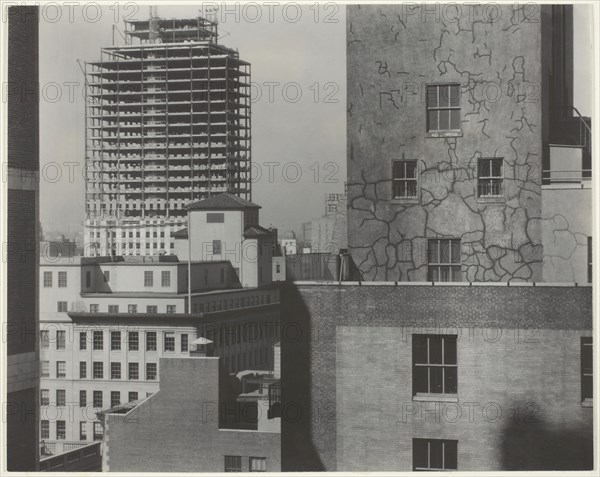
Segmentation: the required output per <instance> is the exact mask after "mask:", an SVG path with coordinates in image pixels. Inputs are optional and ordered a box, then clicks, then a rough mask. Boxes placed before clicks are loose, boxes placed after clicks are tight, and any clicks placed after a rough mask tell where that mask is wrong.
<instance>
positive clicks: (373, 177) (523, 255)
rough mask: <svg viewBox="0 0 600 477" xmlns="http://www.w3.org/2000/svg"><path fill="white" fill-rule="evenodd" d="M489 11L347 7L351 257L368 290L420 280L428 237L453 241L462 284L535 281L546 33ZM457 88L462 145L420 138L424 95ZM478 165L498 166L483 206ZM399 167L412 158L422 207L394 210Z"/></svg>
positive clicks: (536, 19) (531, 17) (524, 19)
mask: <svg viewBox="0 0 600 477" xmlns="http://www.w3.org/2000/svg"><path fill="white" fill-rule="evenodd" d="M496 7H497V9H496V10H494V11H493V12H492V11H491V10H489V9H488V10H484V9H483V8H482V7H476V6H469V5H462V6H457V5H454V6H452V7H444V6H442V7H439V6H438V8H439V10H438V14H437V15H436V14H435V6H434V5H430V6H429V8H431V9H433V11H434V13H430V14H425V15H423V11H422V9H423V8H424V7H423V6H421V7H419V6H416V10H413V11H412V12H409V9H408V7H407V6H406V5H404V6H402V5H398V6H396V5H381V6H364V5H361V6H348V8H347V52H348V55H347V71H348V100H347V108H348V111H347V137H348V148H347V153H348V240H349V244H348V245H349V249H350V251H351V254H352V257H353V260H354V262H355V264H356V265H357V267H358V269H359V270H360V272H361V275H362V279H363V280H376V281H378V280H387V281H395V280H398V281H425V280H426V279H427V240H428V239H429V238H460V239H461V248H462V250H461V253H462V264H463V267H462V270H463V279H465V280H469V281H509V280H511V281H540V280H541V279H542V246H541V243H542V240H541V223H540V220H539V219H540V218H541V176H542V114H541V111H542V110H541V96H542V95H541V91H540V88H541V84H542V83H541V76H542V75H541V72H542V68H541V58H542V41H541V40H542V35H541V32H542V25H543V23H542V18H541V16H540V12H539V11H535V10H524V9H523V8H524V7H523V6H520V7H518V8H516V9H515V7H514V6H513V5H501V6H500V5H496ZM413 8H414V7H413ZM457 8H460V9H461V11H460V14H459V12H458V10H457ZM444 9H445V10H444ZM415 12H416V13H415ZM492 17H493V18H494V21H490V18H492ZM451 82H455V83H460V84H461V132H462V134H460V135H453V136H450V137H427V134H426V103H425V91H426V84H428V83H451ZM479 157H498V158H503V160H504V189H505V193H504V197H503V198H502V199H501V200H497V199H496V200H493V201H489V199H488V200H487V201H485V200H483V199H478V198H477V189H476V187H477V180H476V175H477V160H478V158H479ZM402 158H405V159H416V160H418V168H419V171H418V177H419V190H418V199H417V200H408V199H405V200H393V199H392V182H391V177H392V165H391V163H392V160H394V159H402ZM535 219H537V220H535Z"/></svg>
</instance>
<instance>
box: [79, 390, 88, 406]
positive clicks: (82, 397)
mask: <svg viewBox="0 0 600 477" xmlns="http://www.w3.org/2000/svg"><path fill="white" fill-rule="evenodd" d="M86 406H87V392H86V391H85V390H84V389H82V390H80V391H79V407H86Z"/></svg>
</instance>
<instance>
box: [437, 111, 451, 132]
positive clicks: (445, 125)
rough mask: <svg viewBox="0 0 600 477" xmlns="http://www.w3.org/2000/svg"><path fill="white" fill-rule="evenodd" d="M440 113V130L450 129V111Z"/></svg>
mask: <svg viewBox="0 0 600 477" xmlns="http://www.w3.org/2000/svg"><path fill="white" fill-rule="evenodd" d="M439 113H440V115H439V118H440V124H439V129H441V130H445V129H450V110H449V109H442V110H440V111H439Z"/></svg>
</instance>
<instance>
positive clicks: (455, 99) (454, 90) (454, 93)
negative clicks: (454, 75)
mask: <svg viewBox="0 0 600 477" xmlns="http://www.w3.org/2000/svg"><path fill="white" fill-rule="evenodd" d="M450 106H457V107H458V106H460V85H458V84H452V85H450Z"/></svg>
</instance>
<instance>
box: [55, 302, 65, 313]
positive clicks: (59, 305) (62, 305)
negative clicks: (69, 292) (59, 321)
mask: <svg viewBox="0 0 600 477" xmlns="http://www.w3.org/2000/svg"><path fill="white" fill-rule="evenodd" d="M56 305H57V306H56V310H57V311H58V312H59V313H66V312H67V311H68V310H67V302H66V301H59V302H57V303H56Z"/></svg>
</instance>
